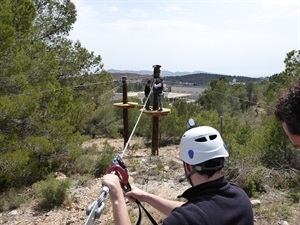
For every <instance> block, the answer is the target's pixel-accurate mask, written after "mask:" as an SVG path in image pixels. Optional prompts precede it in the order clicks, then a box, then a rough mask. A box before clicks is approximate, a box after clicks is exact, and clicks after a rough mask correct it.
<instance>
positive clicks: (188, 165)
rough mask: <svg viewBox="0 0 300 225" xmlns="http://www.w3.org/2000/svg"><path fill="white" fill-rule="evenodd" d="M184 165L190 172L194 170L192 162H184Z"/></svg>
mask: <svg viewBox="0 0 300 225" xmlns="http://www.w3.org/2000/svg"><path fill="white" fill-rule="evenodd" d="M184 167H185V169H186V171H187V172H188V173H189V172H191V171H192V166H191V165H190V164H187V163H184Z"/></svg>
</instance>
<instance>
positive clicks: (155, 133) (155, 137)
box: [152, 65, 161, 155]
mask: <svg viewBox="0 0 300 225" xmlns="http://www.w3.org/2000/svg"><path fill="white" fill-rule="evenodd" d="M160 67H161V66H160V65H154V66H153V68H154V71H153V78H154V82H155V79H157V78H160ZM157 98H158V93H157V90H156V89H155V88H153V110H158V99H157ZM158 143H159V117H156V116H153V117H152V155H158V147H159V144H158Z"/></svg>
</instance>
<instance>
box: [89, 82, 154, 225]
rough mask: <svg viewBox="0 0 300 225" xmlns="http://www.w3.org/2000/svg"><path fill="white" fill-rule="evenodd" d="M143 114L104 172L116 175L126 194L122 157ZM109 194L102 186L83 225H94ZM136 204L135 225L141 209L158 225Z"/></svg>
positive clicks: (128, 186) (125, 178)
mask: <svg viewBox="0 0 300 225" xmlns="http://www.w3.org/2000/svg"><path fill="white" fill-rule="evenodd" d="M152 90H153V85H152V87H151V90H150V93H149V95H148V97H147V99H146V101H145V104H144V106H143V108H145V106H146V103H147V101H148V100H149V96H150V95H151V92H152ZM142 114H143V110H142V111H141V113H140V115H139V117H138V119H137V122H136V123H135V125H134V127H133V130H132V132H131V134H130V137H129V139H128V141H127V143H126V145H125V147H124V149H123V151H122V154H121V155H117V156H116V157H114V158H113V160H112V166H111V167H110V168H108V170H107V171H106V173H114V174H115V175H117V176H118V177H119V180H120V184H121V187H122V189H123V191H124V192H128V191H130V190H131V186H130V184H129V181H128V178H129V176H128V171H127V166H126V164H125V163H124V162H123V160H122V159H123V157H124V154H125V152H126V150H127V148H128V145H129V142H130V140H131V138H132V136H133V133H134V131H135V129H136V127H137V125H138V123H139V120H140V118H141V116H142ZM108 193H109V188H108V187H106V186H103V187H102V190H101V193H100V196H99V197H98V199H97V200H96V201H94V202H93V203H92V204H91V205H89V206H88V207H87V209H86V215H87V216H88V218H87V219H86V221H85V224H84V225H93V224H94V221H95V220H96V219H98V218H100V216H101V214H102V211H103V209H104V206H105V204H104V199H105V197H106V196H107V194H108ZM136 204H137V205H138V207H139V218H138V220H137V223H136V225H139V224H140V223H141V219H142V210H141V208H142V209H143V210H144V212H145V213H146V215H147V216H148V218H149V220H150V221H151V222H152V224H153V225H158V224H157V223H156V221H155V220H154V219H153V217H152V216H151V215H150V213H149V212H148V211H147V210H146V209H145V208H144V206H143V205H142V204H141V202H140V201H139V200H136Z"/></svg>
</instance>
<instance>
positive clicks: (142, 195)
mask: <svg viewBox="0 0 300 225" xmlns="http://www.w3.org/2000/svg"><path fill="white" fill-rule="evenodd" d="M125 196H126V197H128V198H129V199H130V200H132V201H134V200H135V199H138V200H139V201H140V202H147V203H148V204H150V205H151V206H152V207H154V208H156V209H157V210H158V211H160V212H162V213H163V214H165V215H166V216H168V215H169V214H171V212H172V210H173V209H174V208H176V207H180V206H181V205H182V204H183V203H184V202H180V201H172V200H168V199H164V198H162V197H159V196H156V195H154V194H150V193H148V192H145V191H142V190H141V189H139V188H137V187H132V190H131V191H129V192H127V193H126V194H125Z"/></svg>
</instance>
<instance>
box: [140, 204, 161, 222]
mask: <svg viewBox="0 0 300 225" xmlns="http://www.w3.org/2000/svg"><path fill="white" fill-rule="evenodd" d="M135 202H136V204H137V205H138V207H139V218H138V220H137V222H136V225H140V224H141V220H142V210H141V208H142V209H143V210H144V212H145V213H146V215H147V216H148V218H149V220H150V221H151V222H152V224H153V225H158V223H156V221H155V220H154V219H153V217H152V216H151V214H150V213H149V212H148V211H147V209H146V208H145V207H144V206H143V205H142V204H141V202H140V201H139V200H136V201H135Z"/></svg>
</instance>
